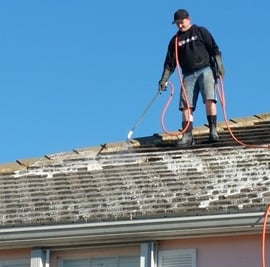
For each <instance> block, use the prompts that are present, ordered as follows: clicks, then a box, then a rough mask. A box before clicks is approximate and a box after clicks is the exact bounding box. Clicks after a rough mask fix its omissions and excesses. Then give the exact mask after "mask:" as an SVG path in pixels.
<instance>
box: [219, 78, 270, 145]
mask: <svg viewBox="0 0 270 267" xmlns="http://www.w3.org/2000/svg"><path fill="white" fill-rule="evenodd" d="M219 83H220V86H219V84H218V85H217V91H218V95H219V99H220V103H221V106H222V111H223V117H224V122H225V124H226V127H227V129H228V131H229V133H230V135H231V137H232V138H233V140H234V141H235V142H237V143H238V144H239V145H241V146H245V147H251V148H267V149H269V148H270V146H269V145H251V144H247V143H244V142H242V141H240V140H239V139H238V138H237V137H236V136H235V135H234V133H233V132H232V130H231V128H230V126H229V123H228V119H227V114H226V108H225V95H224V85H223V80H222V77H221V76H220V77H219Z"/></svg>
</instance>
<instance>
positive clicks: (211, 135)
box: [209, 126, 219, 142]
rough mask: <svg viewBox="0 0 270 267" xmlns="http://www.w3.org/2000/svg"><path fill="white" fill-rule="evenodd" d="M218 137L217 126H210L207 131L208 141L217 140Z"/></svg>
mask: <svg viewBox="0 0 270 267" xmlns="http://www.w3.org/2000/svg"><path fill="white" fill-rule="evenodd" d="M218 139H219V136H218V133H217V128H216V127H215V126H212V127H211V128H210V132H209V141H210V142H217V141H218Z"/></svg>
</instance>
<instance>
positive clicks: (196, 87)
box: [179, 67, 217, 110]
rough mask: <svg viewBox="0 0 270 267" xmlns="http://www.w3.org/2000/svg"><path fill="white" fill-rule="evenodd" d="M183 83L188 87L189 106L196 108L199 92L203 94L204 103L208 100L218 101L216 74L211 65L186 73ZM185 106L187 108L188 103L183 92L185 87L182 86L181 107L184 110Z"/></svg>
mask: <svg viewBox="0 0 270 267" xmlns="http://www.w3.org/2000/svg"><path fill="white" fill-rule="evenodd" d="M183 83H184V86H185V89H186V90H185V91H186V96H187V99H188V101H189V107H190V108H192V109H193V110H195V109H196V105H197V101H198V96H199V93H200V94H201V96H202V100H203V103H205V101H206V100H213V101H214V102H217V93H216V89H215V80H214V75H213V72H212V69H211V68H210V67H205V68H202V69H199V70H197V71H195V72H193V73H192V74H188V75H184V78H183ZM184 108H187V103H186V99H185V97H184V94H183V88H181V92H180V103H179V109H180V110H183V109H184Z"/></svg>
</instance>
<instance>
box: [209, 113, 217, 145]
mask: <svg viewBox="0 0 270 267" xmlns="http://www.w3.org/2000/svg"><path fill="white" fill-rule="evenodd" d="M207 120H208V123H209V142H212V143H213V142H217V141H218V139H219V136H218V133H217V128H216V125H217V116H216V115H208V116H207Z"/></svg>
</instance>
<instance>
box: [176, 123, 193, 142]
mask: <svg viewBox="0 0 270 267" xmlns="http://www.w3.org/2000/svg"><path fill="white" fill-rule="evenodd" d="M187 124H188V122H187V121H184V122H182V130H184V129H185V128H186V125H187ZM192 129H193V122H192V121H190V122H189V126H188V128H187V129H186V132H185V133H184V134H183V136H182V138H181V139H179V140H178V141H176V143H175V145H176V146H177V147H186V146H191V145H194V144H195V142H194V138H193V135H192Z"/></svg>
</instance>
